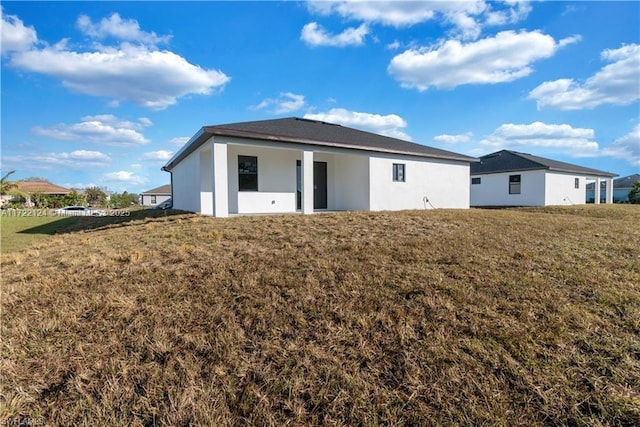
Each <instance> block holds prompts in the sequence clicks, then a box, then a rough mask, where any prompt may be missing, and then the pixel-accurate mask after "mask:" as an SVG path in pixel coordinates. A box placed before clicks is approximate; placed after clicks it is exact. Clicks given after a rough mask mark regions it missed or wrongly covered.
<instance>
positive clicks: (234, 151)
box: [227, 144, 302, 214]
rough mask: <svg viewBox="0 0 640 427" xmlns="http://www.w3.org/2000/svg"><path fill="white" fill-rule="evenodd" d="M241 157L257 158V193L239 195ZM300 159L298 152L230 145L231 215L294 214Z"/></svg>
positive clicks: (243, 192) (228, 172)
mask: <svg viewBox="0 0 640 427" xmlns="http://www.w3.org/2000/svg"><path fill="white" fill-rule="evenodd" d="M239 155H240V156H255V157H257V158H258V191H257V192H256V191H238V156H239ZM301 158H302V152H301V151H299V150H279V149H270V148H262V147H256V146H248V145H233V144H228V149H227V159H228V169H227V179H228V182H229V196H228V198H229V213H236V214H237V213H270V212H295V211H296V160H301ZM262 193H271V195H265V194H262ZM274 201H275V203H273V202H274Z"/></svg>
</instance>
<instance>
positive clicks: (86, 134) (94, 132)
mask: <svg viewBox="0 0 640 427" xmlns="http://www.w3.org/2000/svg"><path fill="white" fill-rule="evenodd" d="M81 120H82V121H81V122H80V123H75V124H72V125H67V124H64V123H60V124H58V125H55V126H52V127H48V128H46V127H36V128H34V129H33V132H34V133H35V134H36V135H38V136H46V137H49V138H54V139H61V140H69V141H76V140H81V141H87V142H93V143H98V144H103V145H110V146H120V147H131V146H137V145H143V144H146V143H148V142H149V140H148V139H147V138H145V137H144V135H143V134H142V133H140V132H139V130H141V129H142V128H144V127H146V126H149V125H150V123H151V122H150V120H149V119H146V118H141V119H140V120H139V121H138V122H131V121H128V120H120V119H118V118H117V117H115V116H112V115H109V114H103V115H97V116H86V117H83V118H82V119H81Z"/></svg>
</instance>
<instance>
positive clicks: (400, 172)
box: [393, 163, 405, 182]
mask: <svg viewBox="0 0 640 427" xmlns="http://www.w3.org/2000/svg"><path fill="white" fill-rule="evenodd" d="M404 179H405V176H404V164H403V163H394V164H393V180H394V181H397V182H404Z"/></svg>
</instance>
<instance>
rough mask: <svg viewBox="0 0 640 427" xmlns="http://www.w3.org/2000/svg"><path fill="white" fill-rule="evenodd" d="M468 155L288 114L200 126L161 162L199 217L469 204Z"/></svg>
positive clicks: (176, 194) (182, 203) (181, 201)
mask: <svg viewBox="0 0 640 427" xmlns="http://www.w3.org/2000/svg"><path fill="white" fill-rule="evenodd" d="M473 161H476V159H475V158H473V157H469V156H465V155H462V154H457V153H453V152H450V151H445V150H440V149H437V148H431V147H427V146H424V145H421V144H415V143H412V142H408V141H404V140H400V139H397V138H391V137H388V136H383V135H378V134H374V133H370V132H364V131H361V130H357V129H353V128H349V127H345V126H341V125H337V124H333V123H327V122H322V121H317V120H309V119H302V118H297V117H291V118H284V119H274V120H262V121H253V122H241V123H231V124H224V125H217V126H205V127H203V128H201V129H200V130H199V131H198V132H197V133H196V134H195V135H194V136H193V137H192V138H191V140H189V142H187V144H185V146H184V147H183V148H182V149H180V151H178V152H177V153H176V154H175V156H174V157H173V158H172V159H171V160H169V162H168V163H167V164H166V165H165V166H164V167H163V168H162V169H163V170H165V171H167V172H170V173H171V183H172V188H173V207H174V208H176V209H181V210H185V211H191V212H200V213H202V214H204V215H213V216H216V217H224V216H228V215H230V214H255V213H285V212H291V213H294V212H300V213H303V214H311V213H313V212H316V211H327V210H371V211H377V210H400V209H424V208H431V207H432V206H435V207H438V208H468V207H469V163H471V162H473Z"/></svg>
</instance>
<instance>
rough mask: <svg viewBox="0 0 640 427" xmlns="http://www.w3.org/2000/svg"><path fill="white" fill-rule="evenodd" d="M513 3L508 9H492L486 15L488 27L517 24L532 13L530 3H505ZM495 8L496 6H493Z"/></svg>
mask: <svg viewBox="0 0 640 427" xmlns="http://www.w3.org/2000/svg"><path fill="white" fill-rule="evenodd" d="M505 3H507V4H509V3H511V4H510V5H509V6H510V7H508V8H506V9H502V10H495V9H493V8H490V9H489V10H488V11H487V14H486V23H487V25H506V24H515V23H517V22H520V21H522V20H523V19H525V18H526V17H527V16H528V15H529V12H531V5H530V4H529V2H528V1H515V2H505ZM493 6H495V4H493Z"/></svg>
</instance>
